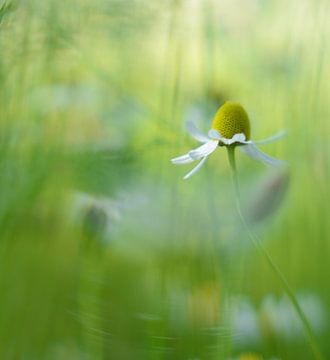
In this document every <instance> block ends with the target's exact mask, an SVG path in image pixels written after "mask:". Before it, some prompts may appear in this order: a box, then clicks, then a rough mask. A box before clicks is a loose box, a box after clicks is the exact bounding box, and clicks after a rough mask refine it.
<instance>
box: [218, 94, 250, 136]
mask: <svg viewBox="0 0 330 360" xmlns="http://www.w3.org/2000/svg"><path fill="white" fill-rule="evenodd" d="M212 129H213V130H216V131H218V132H219V134H221V135H222V136H223V137H225V138H227V139H231V138H232V137H233V136H234V135H236V134H244V135H245V138H246V140H249V139H250V120H249V117H248V114H247V113H246V111H245V110H244V108H243V106H242V105H241V104H239V103H238V102H234V101H226V102H225V103H224V104H223V105H222V106H221V107H220V109H219V110H218V111H217V113H216V114H215V117H214V119H213V123H212Z"/></svg>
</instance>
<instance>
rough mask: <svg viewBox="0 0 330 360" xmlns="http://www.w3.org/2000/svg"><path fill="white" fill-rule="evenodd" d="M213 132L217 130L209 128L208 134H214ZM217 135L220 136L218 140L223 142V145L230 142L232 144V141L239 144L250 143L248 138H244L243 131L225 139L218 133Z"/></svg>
mask: <svg viewBox="0 0 330 360" xmlns="http://www.w3.org/2000/svg"><path fill="white" fill-rule="evenodd" d="M215 132H217V131H216V130H210V132H209V136H211V135H214V136H215V135H216V133H215ZM217 133H218V132H217ZM218 134H219V133H218ZM219 136H220V137H219V140H220V141H221V142H223V143H224V144H225V145H231V144H234V143H240V144H250V143H251V141H250V140H245V139H246V136H245V134H243V133H239V134H235V135H234V136H233V137H232V138H231V139H226V138H224V137H222V136H221V135H220V134H219Z"/></svg>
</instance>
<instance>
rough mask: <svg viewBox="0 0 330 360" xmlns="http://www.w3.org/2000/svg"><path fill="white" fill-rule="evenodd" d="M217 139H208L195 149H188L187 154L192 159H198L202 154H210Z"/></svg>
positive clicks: (216, 143)
mask: <svg viewBox="0 0 330 360" xmlns="http://www.w3.org/2000/svg"><path fill="white" fill-rule="evenodd" d="M218 144H219V141H218V140H209V141H208V142H207V143H205V144H203V145H201V146H200V147H198V148H197V149H194V150H191V151H189V156H190V157H191V158H192V159H194V160H199V159H201V158H202V157H204V156H208V155H210V154H211V153H212V152H213V151H214V150H215V149H216V148H217V146H218Z"/></svg>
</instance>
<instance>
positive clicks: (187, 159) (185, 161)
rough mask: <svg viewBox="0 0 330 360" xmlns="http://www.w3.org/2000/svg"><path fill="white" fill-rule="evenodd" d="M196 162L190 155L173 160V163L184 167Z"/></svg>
mask: <svg viewBox="0 0 330 360" xmlns="http://www.w3.org/2000/svg"><path fill="white" fill-rule="evenodd" d="M193 161H195V159H193V158H191V157H190V156H189V154H185V155H182V156H178V157H176V158H174V159H171V162H172V163H173V164H176V165H184V164H190V163H191V162H193Z"/></svg>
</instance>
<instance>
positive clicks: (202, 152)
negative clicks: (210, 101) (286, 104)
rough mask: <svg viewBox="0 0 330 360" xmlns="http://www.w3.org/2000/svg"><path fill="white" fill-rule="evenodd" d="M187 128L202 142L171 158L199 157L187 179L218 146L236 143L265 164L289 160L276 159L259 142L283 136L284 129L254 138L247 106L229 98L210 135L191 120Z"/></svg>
mask: <svg viewBox="0 0 330 360" xmlns="http://www.w3.org/2000/svg"><path fill="white" fill-rule="evenodd" d="M187 130H188V132H189V133H190V134H191V135H192V137H194V138H195V139H196V140H198V141H199V142H201V143H203V145H201V146H199V147H198V148H196V149H194V150H191V151H189V152H188V153H187V154H185V155H182V156H179V157H176V158H174V159H172V160H171V161H172V163H173V164H176V165H184V164H189V163H191V162H194V161H198V160H200V162H199V163H198V165H197V166H196V167H194V168H193V169H192V170H191V171H190V172H189V173H188V174H187V175H186V176H185V177H184V179H188V178H189V177H191V176H192V175H194V174H195V173H196V172H197V171H198V170H200V168H201V167H202V166H203V165H204V163H205V161H206V159H207V158H208V156H209V155H210V154H212V153H213V152H214V151H215V150H216V148H217V147H218V146H237V145H239V147H240V150H241V151H242V152H243V153H244V154H246V155H248V156H250V157H251V158H252V159H254V160H258V161H261V162H263V163H264V164H266V165H271V166H278V165H283V164H285V163H286V162H285V161H283V160H278V159H275V158H273V157H271V156H269V155H267V154H265V153H264V152H262V151H261V150H259V149H258V147H257V146H256V144H268V143H271V142H273V141H276V140H278V139H280V138H282V137H283V136H284V135H285V133H284V132H280V133H278V134H276V135H274V136H272V137H270V138H267V139H265V140H260V141H252V140H250V139H249V137H250V121H249V118H248V115H247V113H246V112H245V110H244V108H243V107H242V106H241V105H240V104H239V103H236V102H231V101H227V102H225V104H224V105H223V106H222V107H221V108H220V109H219V111H218V112H217V114H216V115H215V118H214V120H213V123H212V128H211V130H210V131H209V132H208V135H204V134H203V133H202V132H200V131H199V130H198V128H197V127H196V126H195V124H194V123H193V122H191V121H189V122H188V123H187Z"/></svg>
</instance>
